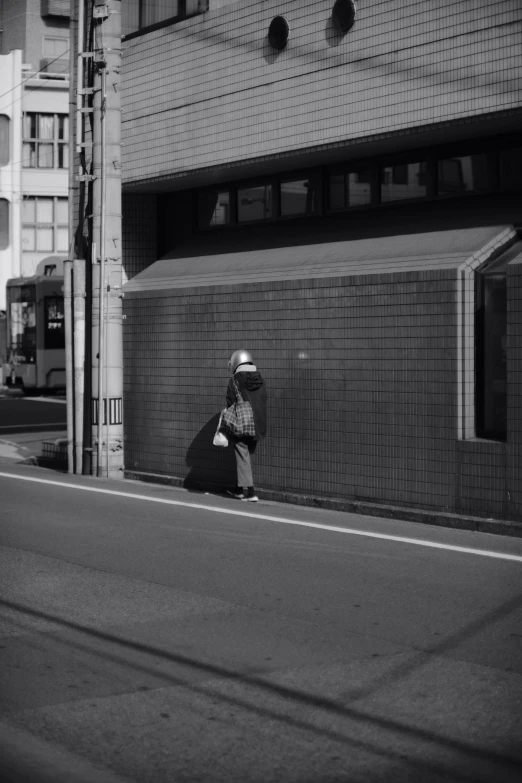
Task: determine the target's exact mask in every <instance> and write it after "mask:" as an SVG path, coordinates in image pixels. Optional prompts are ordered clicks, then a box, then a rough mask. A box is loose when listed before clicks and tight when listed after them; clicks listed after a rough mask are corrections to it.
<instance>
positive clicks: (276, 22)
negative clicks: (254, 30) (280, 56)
mask: <svg viewBox="0 0 522 783" xmlns="http://www.w3.org/2000/svg"><path fill="white" fill-rule="evenodd" d="M289 33H290V28H289V26H288V22H287V21H286V19H285V17H284V16H275V17H274V18H273V19H272V21H271V22H270V27H269V28H268V43H269V44H270V46H271V47H272V49H277V50H278V51H281V50H282V49H284V48H285V46H286V44H287V43H288V36H289Z"/></svg>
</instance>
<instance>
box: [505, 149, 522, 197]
mask: <svg viewBox="0 0 522 783" xmlns="http://www.w3.org/2000/svg"><path fill="white" fill-rule="evenodd" d="M499 184H500V187H501V188H504V189H507V190H512V189H514V188H516V189H519V188H520V187H521V186H522V147H511V148H510V149H504V150H500V156H499Z"/></svg>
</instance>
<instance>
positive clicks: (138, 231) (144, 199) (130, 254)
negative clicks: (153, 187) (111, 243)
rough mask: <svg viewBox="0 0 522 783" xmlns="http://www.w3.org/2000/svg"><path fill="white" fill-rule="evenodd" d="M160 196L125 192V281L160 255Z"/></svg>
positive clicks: (123, 197) (123, 201) (123, 211)
mask: <svg viewBox="0 0 522 783" xmlns="http://www.w3.org/2000/svg"><path fill="white" fill-rule="evenodd" d="M156 202H157V198H156V196H154V195H149V194H146V193H139V194H129V193H123V194H122V213H123V223H124V230H123V235H122V257H123V282H124V283H125V282H127V280H130V279H131V278H132V277H134V275H137V274H138V272H141V271H142V269H145V268H146V267H147V266H149V264H152V263H153V262H154V261H156V259H157V257H158V256H157V242H156V219H157V218H156V216H157V209H156Z"/></svg>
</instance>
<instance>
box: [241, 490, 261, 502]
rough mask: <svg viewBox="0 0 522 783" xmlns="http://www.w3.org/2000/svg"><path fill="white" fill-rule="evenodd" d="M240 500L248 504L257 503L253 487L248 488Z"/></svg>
mask: <svg viewBox="0 0 522 783" xmlns="http://www.w3.org/2000/svg"><path fill="white" fill-rule="evenodd" d="M241 499H242V500H246V501H247V502H250V503H257V501H258V500H259V498H258V497H257V495H256V493H255V490H254V487H248V488H247V491H246V493H245V495H244V496H243V497H242V498H241Z"/></svg>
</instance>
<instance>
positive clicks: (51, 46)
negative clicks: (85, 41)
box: [42, 35, 69, 59]
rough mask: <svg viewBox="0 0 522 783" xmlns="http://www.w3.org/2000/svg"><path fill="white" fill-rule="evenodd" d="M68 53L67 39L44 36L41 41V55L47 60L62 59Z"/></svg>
mask: <svg viewBox="0 0 522 783" xmlns="http://www.w3.org/2000/svg"><path fill="white" fill-rule="evenodd" d="M68 53H69V39H68V38H55V37H52V38H51V37H50V36H47V35H46V36H44V38H43V41H42V54H43V56H44V57H49V58H51V57H52V58H53V59H55V58H60V57H61V58H64V57H67V55H68Z"/></svg>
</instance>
